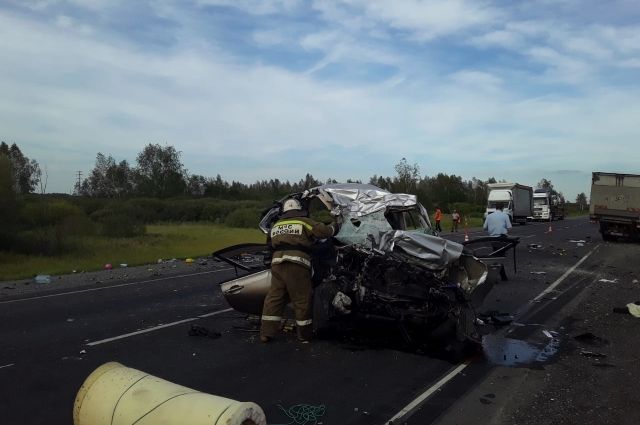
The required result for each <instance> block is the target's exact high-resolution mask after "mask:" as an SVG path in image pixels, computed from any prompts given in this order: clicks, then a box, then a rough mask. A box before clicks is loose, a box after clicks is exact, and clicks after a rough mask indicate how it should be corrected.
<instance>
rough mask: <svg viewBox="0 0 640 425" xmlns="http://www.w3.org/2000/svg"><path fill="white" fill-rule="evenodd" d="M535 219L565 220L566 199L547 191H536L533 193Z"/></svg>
mask: <svg viewBox="0 0 640 425" xmlns="http://www.w3.org/2000/svg"><path fill="white" fill-rule="evenodd" d="M533 219H534V220H536V221H553V220H554V219H558V220H563V219H564V199H563V198H562V197H561V196H560V195H556V194H552V193H551V192H550V191H548V190H547V189H536V190H535V191H534V192H533Z"/></svg>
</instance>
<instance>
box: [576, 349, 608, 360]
mask: <svg viewBox="0 0 640 425" xmlns="http://www.w3.org/2000/svg"><path fill="white" fill-rule="evenodd" d="M580 355H581V356H585V357H590V358H595V359H602V358H605V357H607V355H606V354H603V353H596V352H595V351H587V350H580Z"/></svg>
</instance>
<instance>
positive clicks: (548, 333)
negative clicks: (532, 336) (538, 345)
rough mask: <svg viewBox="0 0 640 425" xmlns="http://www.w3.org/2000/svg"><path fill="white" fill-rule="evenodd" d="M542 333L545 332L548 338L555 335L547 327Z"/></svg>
mask: <svg viewBox="0 0 640 425" xmlns="http://www.w3.org/2000/svg"><path fill="white" fill-rule="evenodd" d="M542 333H543V334H544V336H546V337H547V338H553V335H551V332H549V331H548V330H546V329H543V330H542Z"/></svg>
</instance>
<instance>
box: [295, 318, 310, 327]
mask: <svg viewBox="0 0 640 425" xmlns="http://www.w3.org/2000/svg"><path fill="white" fill-rule="evenodd" d="M311 323H313V320H311V319H309V320H296V325H298V326H308V325H310V324H311Z"/></svg>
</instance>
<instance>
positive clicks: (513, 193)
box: [484, 183, 533, 224]
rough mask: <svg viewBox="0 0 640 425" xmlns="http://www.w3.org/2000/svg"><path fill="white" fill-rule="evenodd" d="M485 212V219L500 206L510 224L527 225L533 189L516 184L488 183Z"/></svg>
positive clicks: (531, 208)
mask: <svg viewBox="0 0 640 425" xmlns="http://www.w3.org/2000/svg"><path fill="white" fill-rule="evenodd" d="M487 188H488V190H489V195H488V197H487V211H486V212H485V214H484V216H485V218H486V217H487V215H489V214H491V213H492V212H494V211H495V210H496V205H497V204H502V206H503V211H504V212H505V213H507V214H508V215H509V218H510V219H511V223H520V224H527V217H531V216H533V189H532V188H531V186H525V185H523V184H518V183H489V184H488V185H487Z"/></svg>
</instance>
